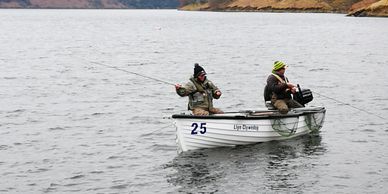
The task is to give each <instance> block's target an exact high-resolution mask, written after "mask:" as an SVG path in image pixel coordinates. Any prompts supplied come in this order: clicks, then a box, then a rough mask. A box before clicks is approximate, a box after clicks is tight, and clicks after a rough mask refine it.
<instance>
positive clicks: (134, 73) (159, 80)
mask: <svg viewBox="0 0 388 194" xmlns="http://www.w3.org/2000/svg"><path fill="white" fill-rule="evenodd" d="M90 62H91V63H93V64H96V65H100V66H104V67H108V68H111V69H116V70H119V71H123V72H126V73H130V74H133V75H137V76H140V77H144V78H148V79H152V80H154V81H157V82H160V83H164V84H167V85H173V86H175V84H173V83H170V82H167V81H164V80H161V79H157V78H153V77H150V76H146V75H142V74H140V73H136V72H133V71H128V70H125V69H121V68H118V67H114V66H110V65H105V64H103V63H99V62H95V61H90Z"/></svg>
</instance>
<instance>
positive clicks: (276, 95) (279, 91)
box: [264, 61, 303, 114]
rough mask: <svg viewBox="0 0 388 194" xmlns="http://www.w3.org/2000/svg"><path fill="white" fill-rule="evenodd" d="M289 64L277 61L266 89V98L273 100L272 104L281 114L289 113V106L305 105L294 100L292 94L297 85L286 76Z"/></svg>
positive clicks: (298, 106)
mask: <svg viewBox="0 0 388 194" xmlns="http://www.w3.org/2000/svg"><path fill="white" fill-rule="evenodd" d="M287 67H288V66H287V65H286V64H284V63H283V62H281V61H275V63H274V65H273V69H272V74H270V75H269V76H268V78H267V85H266V86H265V89H264V99H265V100H266V101H268V100H271V104H272V105H273V106H274V107H275V108H276V109H278V110H279V112H280V113H281V114H287V113H288V110H289V108H300V107H303V106H302V105H301V104H299V103H298V102H297V101H295V100H293V99H292V97H291V94H294V93H295V92H296V85H295V84H292V83H290V82H289V81H288V79H287V78H286V77H285V76H284V73H285V72H286V68H287Z"/></svg>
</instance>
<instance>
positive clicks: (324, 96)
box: [312, 91, 386, 120]
mask: <svg viewBox="0 0 388 194" xmlns="http://www.w3.org/2000/svg"><path fill="white" fill-rule="evenodd" d="M312 92H314V91H312ZM314 93H316V94H318V95H319V96H322V97H325V98H327V99H330V100H333V101H335V102H338V103H340V104H344V105H347V106H350V107H352V108H354V109H357V110H359V111H361V112H365V113H368V114H371V115H374V116H376V117H379V118H380V119H384V120H386V118H384V117H382V116H380V115H377V114H375V113H372V112H369V111H366V110H363V109H361V108H358V107H356V106H353V105H350V104H349V103H345V102H342V101H340V100H337V99H335V98H331V97H328V96H325V95H323V94H320V93H318V92H314Z"/></svg>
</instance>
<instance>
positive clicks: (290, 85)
mask: <svg viewBox="0 0 388 194" xmlns="http://www.w3.org/2000/svg"><path fill="white" fill-rule="evenodd" d="M287 86H288V88H290V89H292V88H295V87H296V85H295V84H293V83H287Z"/></svg>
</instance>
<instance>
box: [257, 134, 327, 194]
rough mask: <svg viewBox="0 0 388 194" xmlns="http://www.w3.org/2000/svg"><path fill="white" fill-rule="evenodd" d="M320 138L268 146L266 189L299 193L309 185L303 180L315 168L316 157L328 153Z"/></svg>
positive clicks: (300, 139)
mask: <svg viewBox="0 0 388 194" xmlns="http://www.w3.org/2000/svg"><path fill="white" fill-rule="evenodd" d="M321 140H322V139H321V137H320V136H316V135H315V136H309V135H308V136H304V137H301V138H299V139H297V140H296V141H293V140H289V141H286V142H270V143H268V145H267V146H270V147H271V149H268V153H267V166H266V168H265V174H264V177H263V178H265V182H264V183H265V187H266V189H268V190H271V191H287V192H290V191H292V192H295V193H299V192H301V191H302V189H306V188H305V187H308V185H309V184H306V182H307V181H311V179H307V181H306V180H305V179H304V178H303V176H304V175H305V174H304V173H309V172H311V171H312V170H313V167H314V165H315V164H314V162H313V160H314V157H317V156H319V155H322V154H324V153H325V152H326V148H325V147H323V146H322V145H321Z"/></svg>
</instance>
